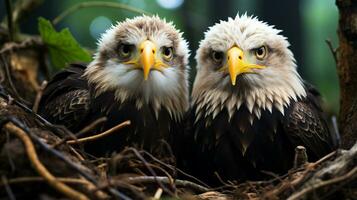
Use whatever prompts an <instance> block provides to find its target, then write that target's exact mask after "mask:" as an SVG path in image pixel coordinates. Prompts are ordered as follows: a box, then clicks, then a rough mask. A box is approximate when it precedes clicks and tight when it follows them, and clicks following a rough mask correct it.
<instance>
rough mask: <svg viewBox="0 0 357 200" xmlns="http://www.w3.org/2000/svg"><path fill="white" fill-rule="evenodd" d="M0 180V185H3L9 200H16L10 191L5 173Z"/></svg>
mask: <svg viewBox="0 0 357 200" xmlns="http://www.w3.org/2000/svg"><path fill="white" fill-rule="evenodd" d="M1 181H2V184H0V185H3V186H4V187H5V190H6V193H7V196H8V197H9V199H10V200H16V198H15V195H14V193H13V192H12V190H11V188H10V186H9V182H8V180H7V179H6V177H5V175H3V176H1Z"/></svg>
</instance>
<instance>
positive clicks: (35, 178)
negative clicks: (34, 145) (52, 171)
mask: <svg viewBox="0 0 357 200" xmlns="http://www.w3.org/2000/svg"><path fill="white" fill-rule="evenodd" d="M56 179H57V180H58V181H60V182H62V183H73V184H81V185H88V184H91V183H90V182H88V181H87V180H84V179H78V178H68V177H56ZM44 181H46V179H45V178H43V177H40V176H32V177H31V176H29V177H17V178H13V179H9V180H8V181H7V183H8V184H21V183H31V182H44ZM1 186H4V184H0V187H1Z"/></svg>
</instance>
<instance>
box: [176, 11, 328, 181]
mask: <svg viewBox="0 0 357 200" xmlns="http://www.w3.org/2000/svg"><path fill="white" fill-rule="evenodd" d="M279 32H280V31H278V30H276V29H274V28H273V27H272V26H269V25H267V24H266V23H264V22H261V21H258V20H257V19H256V18H252V17H248V16H246V15H243V16H237V17H236V18H235V19H232V18H230V19H229V20H228V21H221V22H220V23H218V24H216V25H214V26H213V27H210V28H209V30H208V31H207V32H206V34H205V38H204V39H203V40H202V41H201V43H200V47H199V49H198V50H197V55H196V59H197V64H198V65H197V69H198V71H197V75H196V79H195V82H194V85H193V92H192V108H191V121H192V125H191V131H190V132H189V133H188V134H187V139H186V141H190V142H191V145H190V146H192V149H190V150H187V151H186V155H187V156H188V159H187V160H185V159H183V160H185V161H186V162H184V163H183V166H185V167H187V168H188V169H190V170H191V173H193V175H196V176H198V177H199V178H201V179H203V180H205V181H207V182H208V183H211V184H217V183H219V181H218V179H217V178H216V176H215V175H214V173H215V172H217V173H218V175H219V176H220V177H221V178H222V179H223V180H240V181H243V180H255V179H261V178H263V177H264V173H262V171H270V172H273V173H277V174H281V173H284V172H287V170H288V169H290V168H291V167H293V160H294V149H295V147H296V146H298V145H302V146H304V147H305V148H306V149H307V154H308V156H309V159H310V161H314V160H316V159H318V158H320V157H322V156H324V155H325V154H327V153H329V152H330V151H332V149H333V144H332V138H331V136H330V133H329V130H328V127H327V125H326V122H325V120H324V119H323V116H322V111H321V108H320V105H319V95H318V92H317V91H316V90H315V89H313V88H312V87H310V86H308V85H307V84H303V81H302V80H301V78H300V76H299V74H298V73H297V71H296V65H295V59H294V57H293V54H292V53H291V51H290V50H289V49H288V46H289V43H288V42H287V41H286V39H285V38H284V37H283V36H281V35H279Z"/></svg>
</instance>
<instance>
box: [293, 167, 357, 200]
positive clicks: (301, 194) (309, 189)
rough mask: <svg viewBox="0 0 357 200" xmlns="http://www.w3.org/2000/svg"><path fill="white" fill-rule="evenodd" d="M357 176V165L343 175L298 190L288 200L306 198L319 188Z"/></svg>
mask: <svg viewBox="0 0 357 200" xmlns="http://www.w3.org/2000/svg"><path fill="white" fill-rule="evenodd" d="M356 177H357V167H354V168H353V169H352V170H351V171H349V172H348V173H347V174H345V175H343V176H339V177H336V178H333V179H330V180H327V181H322V182H320V183H317V184H315V185H310V186H309V187H306V188H305V189H303V190H301V191H300V192H297V193H295V194H293V195H292V196H290V197H289V198H288V200H296V199H304V198H303V197H306V195H307V194H308V193H311V192H313V191H315V190H317V189H319V188H322V187H325V186H328V185H331V184H337V183H339V182H341V181H344V180H353V179H355V178H356Z"/></svg>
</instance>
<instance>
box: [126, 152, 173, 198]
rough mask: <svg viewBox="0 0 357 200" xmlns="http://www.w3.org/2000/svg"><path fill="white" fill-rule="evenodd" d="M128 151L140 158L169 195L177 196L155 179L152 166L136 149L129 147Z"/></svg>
mask: <svg viewBox="0 0 357 200" xmlns="http://www.w3.org/2000/svg"><path fill="white" fill-rule="evenodd" d="M127 150H129V151H132V152H133V153H134V154H135V156H136V157H138V158H139V159H140V160H141V161H142V162H143V163H144V165H145V167H146V168H147V169H148V170H149V172H150V173H151V175H153V177H154V180H156V183H157V184H158V185H159V186H160V187H161V188H162V189H163V190H164V191H165V192H167V193H168V194H170V195H171V196H175V195H174V194H173V193H172V192H171V191H170V190H169V189H167V188H166V187H165V186H164V185H163V184H162V183H161V182H160V181H159V180H158V179H155V177H157V175H156V173H155V171H154V170H153V169H152V168H151V166H150V165H149V164H148V162H147V161H146V160H145V158H144V157H143V156H142V155H141V154H140V153H139V152H138V150H136V149H135V148H132V147H129V148H127Z"/></svg>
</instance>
